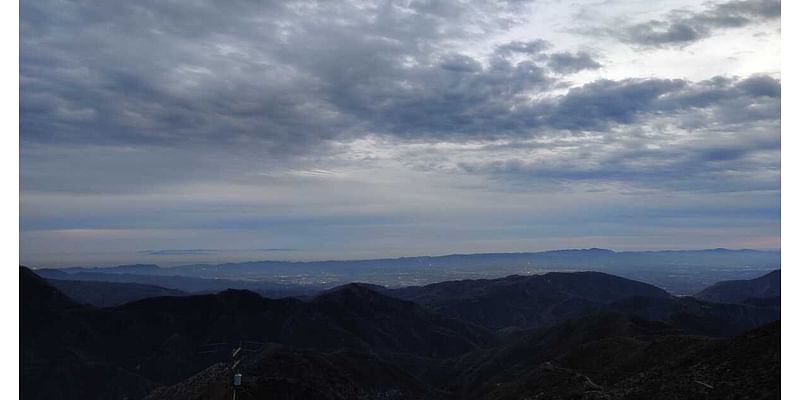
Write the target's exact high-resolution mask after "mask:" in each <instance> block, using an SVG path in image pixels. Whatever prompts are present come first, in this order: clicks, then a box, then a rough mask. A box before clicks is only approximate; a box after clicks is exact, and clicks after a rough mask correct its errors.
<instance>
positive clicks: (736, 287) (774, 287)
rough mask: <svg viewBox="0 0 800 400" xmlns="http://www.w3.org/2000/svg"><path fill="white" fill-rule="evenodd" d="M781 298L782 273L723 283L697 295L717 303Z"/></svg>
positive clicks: (776, 271)
mask: <svg viewBox="0 0 800 400" xmlns="http://www.w3.org/2000/svg"><path fill="white" fill-rule="evenodd" d="M780 296H781V271H780V270H775V271H772V272H770V273H768V274H766V275H764V276H760V277H758V278H756V279H750V280H736V281H722V282H718V283H715V284H714V285H712V286H710V287H708V288H706V289H704V290H703V291H701V292H700V293H697V294H696V295H695V297H697V298H698V299H702V300H706V301H713V302H716V303H745V302H748V301H749V302H751V303H752V302H758V301H762V302H763V301H764V299H771V298H776V297H778V298H779V297H780Z"/></svg>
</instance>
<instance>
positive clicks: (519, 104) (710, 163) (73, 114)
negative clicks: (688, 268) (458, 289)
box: [20, 0, 781, 266]
mask: <svg viewBox="0 0 800 400" xmlns="http://www.w3.org/2000/svg"><path fill="white" fill-rule="evenodd" d="M651 3H654V2H629V1H622V0H620V1H615V0H612V1H605V2H592V1H582V2H581V1H576V2H560V1H532V2H526V1H507V2H498V3H492V4H491V5H488V4H489V2H484V1H474V2H473V1H397V2H394V1H387V2H350V1H336V2H283V1H276V2H272V3H270V2H250V1H233V2H215V1H206V2H203V1H138V2H125V3H118V2H103V1H74V2H73V1H48V0H35V1H31V2H24V3H20V38H21V39H20V82H21V87H20V91H21V97H20V142H21V144H20V154H21V177H20V178H21V193H20V195H21V200H20V201H21V203H20V211H21V220H20V230H21V243H20V250H21V257H22V261H23V262H25V263H28V264H31V265H34V266H53V265H78V264H82V265H87V264H114V263H127V262H151V263H161V264H174V263H181V262H193V261H210V262H214V261H229V260H245V259H264V258H272V259H319V258H361V257H382V256H401V255H417V254H445V253H453V252H485V251H526V250H540V249H548V248H565V247H611V248H615V249H663V248H702V247H736V248H741V247H749V248H779V247H780V117H781V116H780V108H781V101H780V99H781V81H780V69H779V65H780V55H779V52H778V49H779V43H780V2H778V1H764V0H744V1H731V2H708V3H702V4H699V3H697V2H694V1H673V2H655V3H658V4H651Z"/></svg>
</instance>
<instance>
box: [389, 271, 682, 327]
mask: <svg viewBox="0 0 800 400" xmlns="http://www.w3.org/2000/svg"><path fill="white" fill-rule="evenodd" d="M391 294H392V295H394V296H397V297H399V298H403V299H407V300H411V301H414V302H417V303H419V304H423V305H426V306H428V307H430V308H431V309H433V310H435V311H437V312H439V313H441V314H444V315H449V316H452V317H455V318H460V319H463V320H466V321H470V322H473V323H475V324H478V325H482V326H485V327H488V328H492V329H501V328H511V327H517V328H535V327H542V326H547V325H552V324H554V323H556V322H559V321H563V320H565V319H567V318H570V317H574V316H578V315H583V314H586V313H588V312H590V311H593V310H599V309H603V308H606V307H607V306H608V305H609V304H611V303H613V302H615V301H618V300H621V299H624V298H627V297H631V296H642V297H652V298H663V299H668V298H670V297H671V296H670V295H669V294H668V293H667V292H665V291H664V290H662V289H659V288H657V287H655V286H652V285H648V284H645V283H641V282H636V281H632V280H629V279H624V278H620V277H617V276H613V275H608V274H604V273H600V272H576V273H561V272H552V273H548V274H544V275H529V276H520V275H514V276H509V277H506V278H500V279H478V280H463V281H451V282H442V283H435V284H431V285H427V286H421V287H408V288H402V289H396V290H392V291H391Z"/></svg>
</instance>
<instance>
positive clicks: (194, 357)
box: [20, 269, 495, 398]
mask: <svg viewBox="0 0 800 400" xmlns="http://www.w3.org/2000/svg"><path fill="white" fill-rule="evenodd" d="M20 292H21V293H22V294H23V295H22V297H21V308H20V312H21V314H22V315H42V313H41V310H50V311H48V312H49V314H48V315H49V317H48V318H47V320H46V321H45V322H46V324H44V325H43V324H33V323H28V322H29V321H27V320H23V321H22V323H21V328H20V329H21V332H22V333H23V335H22V336H23V337H24V338H23V340H22V341H21V342H22V343H21V348H22V349H23V352H24V353H26V354H25V356H24V357H22V361H21V368H22V369H23V370H26V369H27V370H29V371H31V374H29V375H28V376H26V377H25V378H23V379H21V382H22V391H23V393H26V396H25V397H26V398H42V396H44V397H47V396H49V395H51V394H50V393H49V392H48V393H45V392H42V390H43V387H41V386H39V385H35V384H34V382H36V381H42V380H53V381H63V382H64V383H63V384H64V385H66V386H69V385H72V383H69V382H70V379H69V378H70V376H73V375H78V378H80V379H77V378H76V379H74V380H72V382H75V383H74V385H79V383H81V382H85V380H82V379H89V376H90V375H91V371H92V366H97V368H105V369H106V370H107V371H113V370H114V369H113V368H111V366H114V367H115V368H119V369H120V371H121V372H120V374H119V375H114V376H113V377H111V378H110V379H111V380H112V381H113V380H117V379H129V380H134V378H136V379H138V381H137V382H135V384H132V386H135V387H134V388H133V389H131V390H130V392H129V393H128V394H129V395H133V394H136V393H138V394H142V391H146V390H147V389H149V388H151V387H152V382H157V383H160V384H168V383H174V382H177V381H178V380H180V379H183V378H186V377H187V376H190V375H191V374H194V373H197V372H199V371H200V370H202V369H203V368H205V367H207V366H209V365H211V364H213V363H214V362H218V361H221V360H225V359H226V357H227V356H226V354H228V353H227V351H219V352H218V354H211V355H208V354H201V353H202V351H203V350H204V349H206V347H204V346H206V345H208V344H211V343H236V342H238V341H241V340H250V341H258V342H275V343H283V344H286V345H292V346H296V347H298V348H311V349H317V350H323V351H334V350H337V349H342V348H347V349H353V350H357V351H363V352H377V353H382V352H387V353H388V352H392V353H401V354H403V353H408V354H414V355H418V356H426V357H443V356H451V355H457V354H461V353H465V352H467V351H470V350H473V349H475V348H477V347H479V346H488V345H490V344H492V343H493V342H494V340H495V339H494V336H493V334H491V333H490V332H488V331H486V330H484V329H482V328H478V327H475V326H473V325H470V324H468V323H465V322H461V321H457V320H452V319H449V318H446V317H439V316H437V315H435V314H433V313H432V312H430V311H427V310H425V309H424V308H422V307H420V306H418V305H416V304H414V303H411V302H407V301H403V300H398V299H395V298H391V297H387V296H384V295H381V294H379V293H376V292H373V291H370V290H368V289H366V288H361V287H359V286H358V285H348V286H346V287H343V288H340V289H339V290H335V291H332V292H330V293H327V294H326V295H323V296H320V297H318V298H316V299H314V300H313V301H312V302H302V301H300V300H296V299H281V300H272V299H266V298H263V297H261V296H259V295H258V294H256V293H253V292H249V291H242V290H226V291H224V292H221V293H219V294H215V295H198V296H184V297H158V298H150V299H145V300H140V301H136V302H132V303H128V304H125V305H122V306H119V307H114V308H106V309H91V308H84V307H80V306H78V305H77V303H75V302H73V301H71V300H69V299H68V298H67V297H66V296H63V295H61V294H60V292H58V291H57V290H56V289H55V288H53V287H52V286H50V285H49V284H48V283H47V282H45V281H44V280H43V279H41V278H39V277H38V276H36V275H35V274H33V273H31V272H30V271H29V270H27V269H24V270H22V269H21V274H20ZM354 296H356V297H354ZM29 299H30V301H29ZM65 351H66V352H67V353H68V354H67V355H66V356H68V357H66V356H65V357H66V358H64V357H62V355H63V353H64V352H65ZM36 368H38V369H36ZM122 371H124V372H126V373H127V374H128V375H132V377H127V376H123V375H124V374H122ZM81 388H82V389H81V390H77V389H76V390H75V393H74V394H75V395H76V396H78V395H80V396H87V397H88V398H97V397H94V396H96V395H98V392H99V391H102V390H104V388H103V387H102V386H91V385H87V386H86V387H83V386H81ZM86 391H93V392H90V393H87V392H86ZM80 396H78V397H80ZM48 398H49V397H48ZM55 398H58V397H55ZM65 398H75V397H70V396H68V397H65Z"/></svg>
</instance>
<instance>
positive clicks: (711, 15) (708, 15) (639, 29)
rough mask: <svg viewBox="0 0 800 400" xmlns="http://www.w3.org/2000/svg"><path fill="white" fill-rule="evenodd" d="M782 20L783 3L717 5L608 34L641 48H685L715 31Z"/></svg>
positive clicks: (750, 0) (749, 0)
mask: <svg viewBox="0 0 800 400" xmlns="http://www.w3.org/2000/svg"><path fill="white" fill-rule="evenodd" d="M780 17H781V3H780V0H741V1H731V2H727V3H722V4H716V5H713V6H710V7H708V8H706V9H705V10H703V11H701V12H687V11H674V12H672V13H671V14H670V15H669V16H667V18H666V19H664V20H650V21H647V22H643V23H639V24H635V25H629V26H625V27H623V28H622V29H611V30H609V31H608V32H610V33H611V35H612V36H614V37H617V38H618V39H620V40H622V41H625V42H628V43H631V44H635V45H639V46H654V47H661V46H685V45H688V44H691V43H694V42H696V41H698V40H701V39H705V38H707V37H709V36H710V35H711V34H713V32H714V31H715V30H719V29H730V28H740V27H743V26H746V25H751V24H755V23H759V22H763V21H768V20H775V19H780Z"/></svg>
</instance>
